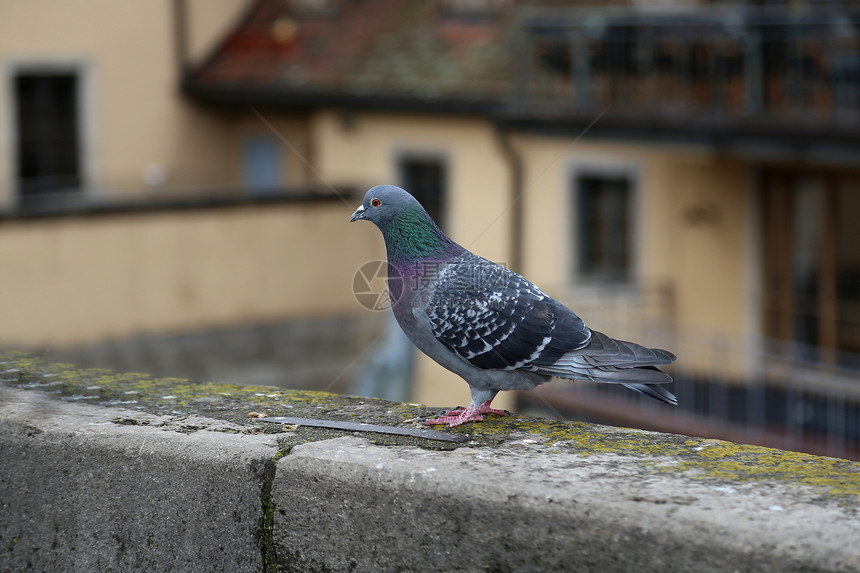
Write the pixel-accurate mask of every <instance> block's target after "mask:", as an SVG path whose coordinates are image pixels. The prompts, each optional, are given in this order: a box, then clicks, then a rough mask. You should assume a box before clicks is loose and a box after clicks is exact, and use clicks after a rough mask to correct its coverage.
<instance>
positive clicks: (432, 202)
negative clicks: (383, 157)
mask: <svg viewBox="0 0 860 573" xmlns="http://www.w3.org/2000/svg"><path fill="white" fill-rule="evenodd" d="M398 171H399V177H400V184H401V186H402V187H403V188H404V189H406V190H407V191H409V193H411V194H412V196H413V197H415V198H416V199H418V202H419V203H421V205H422V206H423V207H424V209H426V210H427V213H428V214H429V215H430V217H432V218H433V220H434V221H436V224H437V225H439V227H440V228H441V229H444V228H445V226H444V223H445V194H446V192H445V180H446V169H445V161H444V159H442V158H440V157H434V156H426V155H408V156H403V157H401V158H400V160H399V161H398Z"/></svg>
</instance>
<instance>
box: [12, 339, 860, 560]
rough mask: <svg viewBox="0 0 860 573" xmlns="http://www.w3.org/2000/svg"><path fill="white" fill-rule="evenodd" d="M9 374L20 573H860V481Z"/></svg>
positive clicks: (678, 450) (551, 434)
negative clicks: (404, 431) (391, 429)
mask: <svg viewBox="0 0 860 573" xmlns="http://www.w3.org/2000/svg"><path fill="white" fill-rule="evenodd" d="M250 412H265V413H266V414H268V415H269V416H294V417H309V418H320V419H334V420H345V421H354V422H365V423H371V424H382V425H390V426H400V427H407V428H409V427H419V426H421V424H420V421H421V420H422V419H423V418H424V417H426V416H428V415H430V414H433V413H434V412H435V410H434V409H428V408H425V407H423V406H418V405H413V404H398V403H392V402H386V401H383V400H375V399H367V398H356V397H346V396H336V395H330V394H324V393H314V392H300V391H283V390H278V389H275V388H266V387H246V386H234V385H224V384H197V383H193V382H189V381H187V380H177V379H157V378H153V377H150V376H147V375H143V374H119V373H114V372H109V371H104V370H79V369H75V368H74V367H71V366H67V365H56V364H50V363H46V362H43V361H41V360H38V359H34V358H31V357H28V356H26V355H21V354H11V353H9V354H0V459H2V460H3V463H2V464H0V570H7V569H10V570H15V569H20V568H26V567H30V568H33V569H35V570H39V569H45V570H64V569H75V568H77V569H81V570H84V569H88V570H97V569H130V568H139V567H141V566H142V565H145V566H146V567H147V568H149V569H152V570H183V571H195V570H219V569H221V570H232V571H259V570H275V569H276V568H280V570H284V571H314V570H317V571H322V570H331V571H351V570H353V571H372V570H404V571H409V570H412V571H419V570H427V569H428V568H433V569H439V568H445V569H448V570H451V571H483V570H493V571H519V570H559V569H564V570H614V571H634V570H636V571H641V570H654V569H657V568H658V567H659V568H662V569H664V570H696V571H786V570H805V571H860V547H858V544H857V540H858V539H860V464H858V463H856V462H850V461H846V460H838V459H833V458H823V457H816V456H810V455H806V454H799V453H794V452H786V451H781V450H773V449H768V448H762V447H757V446H746V445H739V444H734V443H729V442H723V441H718V440H708V439H703V438H691V437H687V436H678V435H673V434H661V433H655V432H645V431H640V430H632V429H625V428H614V427H608V426H600V425H594V424H586V423H580V422H555V421H547V420H537V419H526V418H521V417H516V416H514V417H506V418H498V417H494V416H490V417H489V418H488V420H487V421H486V422H483V423H480V424H469V425H465V426H462V427H460V428H455V429H451V430H446V431H449V432H451V433H458V434H466V435H468V436H469V437H470V440H469V441H468V442H466V443H464V444H458V443H451V442H439V441H435V440H427V439H422V438H415V437H411V436H390V435H386V434H379V433H355V432H349V431H342V430H336V429H321V428H306V427H298V428H293V427H286V428H285V427H282V426H281V425H279V424H268V423H265V422H260V421H258V420H257V419H255V418H248V414H249V413H250Z"/></svg>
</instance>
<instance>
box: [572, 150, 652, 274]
mask: <svg viewBox="0 0 860 573" xmlns="http://www.w3.org/2000/svg"><path fill="white" fill-rule="evenodd" d="M641 172H642V170H641V168H640V167H639V166H638V165H636V164H633V163H630V162H617V161H587V162H580V161H577V162H572V163H571V164H570V165H569V167H568V170H567V207H568V208H567V210H566V211H565V215H564V216H565V217H566V220H565V228H566V229H567V234H566V236H567V243H566V244H567V245H568V253H567V257H566V259H567V265H568V266H567V277H568V280H569V281H570V283H571V284H573V285H578V286H596V287H600V286H607V285H612V286H617V287H626V286H634V285H635V284H637V283H638V281H639V277H640V274H641V273H640V261H641V260H642V253H641V233H640V230H641V221H640V216H641V211H642V210H641V195H642V192H641V186H642V173H641ZM587 177H589V178H598V179H615V180H617V179H626V180H627V182H628V186H629V187H628V189H629V191H628V192H629V208H630V214H629V221H628V225H629V227H630V228H629V229H628V239H627V240H628V245H627V248H628V253H629V266H628V272H627V274H626V277H625V278H623V279H621V280H605V278H603V277H601V276H599V275H591V274H588V273H583V272H582V260H581V256H582V245H581V244H580V235H579V233H580V229H579V222H580V216H581V212H580V207H581V204H582V203H581V199H580V193H581V189H580V180H581V179H582V178H587Z"/></svg>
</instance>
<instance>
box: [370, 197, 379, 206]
mask: <svg viewBox="0 0 860 573" xmlns="http://www.w3.org/2000/svg"><path fill="white" fill-rule="evenodd" d="M370 204H371V205H373V206H374V207H379V206H380V205H382V201H380V200H379V199H377V198H375V197H374V198H373V199H371V200H370Z"/></svg>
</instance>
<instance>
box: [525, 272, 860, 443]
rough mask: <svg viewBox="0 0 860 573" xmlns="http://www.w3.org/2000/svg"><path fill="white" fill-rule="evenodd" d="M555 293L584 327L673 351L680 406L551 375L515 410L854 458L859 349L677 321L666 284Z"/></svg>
mask: <svg viewBox="0 0 860 573" xmlns="http://www.w3.org/2000/svg"><path fill="white" fill-rule="evenodd" d="M555 290H557V291H558V292H557V293H556V294H558V295H560V296H559V298H561V299H562V300H564V301H565V302H568V303H569V304H570V305H571V306H572V307H573V308H576V309H577V312H578V313H579V314H580V315H581V316H582V317H583V318H584V319H585V320H586V322H587V323H588V324H589V325H590V326H591V327H593V328H596V329H598V330H602V331H605V332H607V333H609V334H611V335H613V336H616V337H619V338H626V339H629V340H635V341H637V342H641V343H645V344H648V345H649V346H657V347H662V348H667V349H669V350H671V351H672V352H674V353H675V354H676V355H677V356H678V360H677V362H675V363H674V364H672V365H671V366H669V367H668V368H667V369H666V370H667V371H668V372H670V373H671V374H672V375H673V377H674V378H675V382H674V384H673V385H672V386H671V389H672V390H673V391H674V393H675V394H676V395H677V397H678V402H679V405H678V407H676V408H673V407H668V406H663V405H661V404H657V403H652V402H653V401H651V400H648V399H642V398H641V396H639V395H637V394H634V393H632V392H629V391H627V390H625V389H624V388H618V387H615V386H613V385H610V384H589V383H575V384H571V383H569V382H563V381H559V382H552V383H550V384H548V385H546V386H542V387H540V388H538V389H537V390H536V391H534V392H521V393H519V395H518V399H519V401H520V407H521V408H522V407H524V406H528V407H529V408H534V409H537V410H541V411H542V412H543V413H544V414H549V415H553V416H561V417H565V418H585V419H590V420H594V421H600V422H608V423H614V424H621V425H626V426H633V427H641V428H648V429H654V430H658V431H667V432H675V433H680V434H688V435H696V436H703V437H711V438H720V439H728V440H733V441H741V442H746V443H753V444H761V445H766V446H771V447H778V448H784V449H791V450H799V451H806V452H810V453H816V454H821V455H830V456H836V457H846V458H852V459H860V355H857V354H853V353H848V352H840V351H836V350H828V351H826V352H825V351H823V350H822V349H821V348H819V347H815V346H810V345H806V344H802V343H798V342H784V341H777V340H771V339H767V338H758V337H753V338H746V337H744V336H741V335H740V334H730V333H721V332H716V331H712V330H707V329H703V328H695V327H693V326H691V325H689V324H682V323H678V322H677V321H676V320H675V311H674V307H675V297H674V290H673V289H672V288H671V284H668V283H666V282H661V281H649V282H645V283H643V284H638V285H635V286H627V287H617V288H603V289H587V288H586V289H582V288H576V289H573V287H571V288H569V289H567V290H568V291H569V292H568V294H567V295H565V293H564V290H565V289H562V288H559V289H555Z"/></svg>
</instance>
